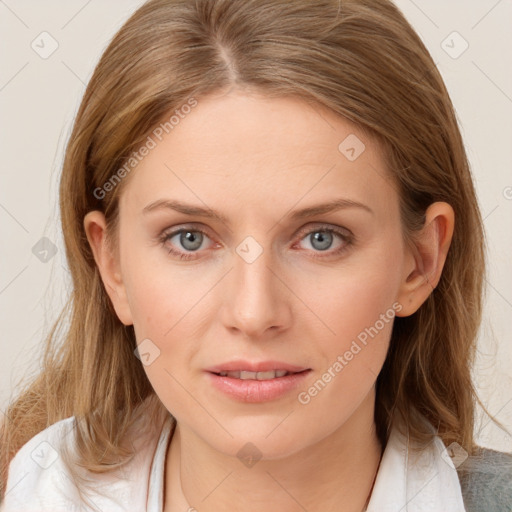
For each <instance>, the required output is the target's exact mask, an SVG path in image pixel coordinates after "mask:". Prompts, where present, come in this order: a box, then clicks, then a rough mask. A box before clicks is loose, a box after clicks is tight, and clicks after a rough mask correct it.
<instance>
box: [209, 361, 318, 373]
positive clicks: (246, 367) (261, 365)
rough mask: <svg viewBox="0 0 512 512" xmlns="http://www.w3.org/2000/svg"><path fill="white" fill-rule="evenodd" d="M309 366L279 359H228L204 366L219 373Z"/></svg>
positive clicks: (266, 370)
mask: <svg viewBox="0 0 512 512" xmlns="http://www.w3.org/2000/svg"><path fill="white" fill-rule="evenodd" d="M308 369H309V368H306V367H301V366H295V365H293V364H288V363H283V362H281V361H257V362H250V361H242V360H236V361H229V362H227V363H221V364H218V365H215V366H211V367H210V368H206V371H207V372H212V373H220V372H231V371H246V372H268V371H271V370H286V371H287V372H292V373H297V372H302V371H304V370H308Z"/></svg>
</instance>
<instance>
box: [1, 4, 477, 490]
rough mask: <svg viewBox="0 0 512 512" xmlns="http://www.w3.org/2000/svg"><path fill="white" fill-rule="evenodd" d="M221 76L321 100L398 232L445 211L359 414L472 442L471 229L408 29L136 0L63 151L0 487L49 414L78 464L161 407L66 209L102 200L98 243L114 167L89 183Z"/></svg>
mask: <svg viewBox="0 0 512 512" xmlns="http://www.w3.org/2000/svg"><path fill="white" fill-rule="evenodd" d="M233 86H235V87H250V88H253V89H256V90H258V91H260V92H262V93H264V94H266V95H268V96H274V97H279V96H281V97H282V96H290V95H294V96H297V97H301V98H305V99H307V100H308V101H310V102H312V103H317V104H321V105H324V106H326V107H328V108H330V109H332V110H333V111H334V112H336V113H338V114H339V115H340V116H343V117H344V118H346V119H348V120H350V121H352V122H354V123H356V124H357V125H358V126H359V127H361V129H362V130H364V131H365V132H367V133H369V134H370V135H371V136H372V137H373V138H374V139H375V140H377V141H379V143H380V144H381V146H382V148H383V150H384V153H385V157H386V163H387V167H388V169H389V173H390V175H391V176H392V177H393V180H394V182H395V183H396V185H397V189H398V191H399V194H400V201H401V215H402V223H403V232H404V236H406V237H411V236H413V234H414V232H415V230H417V229H419V228H420V227H421V226H422V224H423V221H424V213H425V210H426V208H427V207H428V205H430V204H431V203H433V202H435V201H446V202H448V203H449V204H450V205H451V206H452V207H453V209H454V211H455V231H454V235H453V240H452V244H451V247H450V250H449V253H448V257H447V260H446V263H445V267H444V271H443V274H442V277H441V280H440V282H439V284H438V286H437V287H436V289H435V290H433V292H432V293H431V295H430V296H429V298H428V299H427V301H426V302H425V303H424V304H423V305H422V306H421V308H420V309H419V310H418V311H417V312H416V313H415V314H413V315H411V316H410V317H407V318H396V319H395V324H394V328H393V332H392V337H391V343H390V349H389V353H388V355H387V359H386V361H385V363H384V367H383V369H382V371H381V373H380V375H379V377H378V379H377V397H376V404H375V421H376V426H377V430H378V434H379V437H380V439H381V441H383V442H385V440H386V438H387V435H388V433H389V429H390V426H391V424H392V422H393V421H394V420H395V419H397V418H400V419H401V422H402V424H403V425H406V426H407V427H408V428H409V432H410V433H411V435H412V436H414V437H415V438H417V439H418V440H423V441H426V440H428V439H430V436H431V435H432V434H431V433H430V432H427V431H426V430H425V427H424V425H423V424H422V422H421V420H420V416H419V415H418V412H419V413H421V415H424V416H425V417H426V418H427V419H428V420H429V421H430V423H431V424H432V425H434V427H435V428H436V429H437V433H438V435H440V436H441V438H442V439H443V441H444V442H445V443H446V444H450V443H451V442H452V441H456V442H458V443H459V444H460V445H461V446H462V447H463V448H465V449H466V450H467V451H468V452H472V451H473V448H474V441H473V427H474V408H475V403H476V402H477V401H478V398H477V396H476V393H475V389H474V387H473V383H472V380H471V373H470V371H471V367H472V364H473V358H474V354H475V343H476V336H477V331H478V328H479V324H480V320H481V310H482V293H483V292H482V283H483V279H484V232H483V226H482V219H481V215H480V212H479V209H478V205H477V199H476V196H475V190H474V187H473V183H472V178H471V172H470V169H469V165H468V159H467V156H466V153H465V149H464V145H463V141H462V138H461V134H460V131H459V127H458V125H457V120H456V116H455V114H454V109H453V106H452V103H451V100H450V98H449V95H448V92H447V90H446V88H445V85H444V83H443V80H442V78H441V76H440V74H439V72H438V70H437V68H436V66H435V64H434V62H433V60H432V58H431V56H430V55H429V53H428V51H427V49H426V48H425V46H424V45H423V43H422V42H421V40H420V38H419V37H418V35H417V34H416V33H415V31H414V30H413V28H412V27H411V26H410V25H409V23H408V22H407V21H406V20H405V18H404V16H403V15H402V14H401V12H400V11H399V10H398V9H397V8H396V7H395V6H394V5H393V4H392V3H391V1H389V0H340V1H338V0H293V1H292V2H291V1H289V0H150V1H149V2H147V3H145V4H144V5H143V6H142V7H141V8H140V9H138V10H137V11H136V12H135V13H134V14H133V15H132V16H131V18H130V19H129V20H128V21H127V22H126V23H125V25H124V26H123V27H122V28H121V29H120V31H119V32H118V33H117V34H116V35H115V37H114V38H113V40H112V41H111V43H110V45H109V46H108V48H107V49H106V51H105V52H104V54H103V55H102V57H101V60H100V62H99V63H98V65H97V67H96V69H95V71H94V74H93V76H92V78H91V80H90V82H89V84H88V87H87V89H86V92H85V95H84V98H83V101H82V103H81V106H80V109H79V111H78V114H77V116H76V120H75V123H74V127H73V131H72V134H71V137H70V140H69V143H68V145H67V148H66V153H65V160H64V165H63V171H62V179H61V182H60V210H61V217H62V230H63V234H64V240H65V245H66V254H67V260H68V264H69V269H70V272H71V276H72V280H73V291H72V293H71V296H70V297H69V301H68V304H67V306H66V308H65V309H64V311H63V312H62V314H61V316H60V317H59V319H58V321H57V322H56V324H55V327H54V328H53V330H52V331H51V332H50V334H49V336H48V340H47V346H46V349H45V359H44V366H43V370H42V372H41V373H40V375H39V376H38V377H37V378H36V379H35V380H34V381H32V382H30V383H29V385H28V386H27V388H26V389H25V391H24V392H23V393H22V394H21V395H20V396H19V397H18V398H17V399H16V400H15V401H13V403H12V404H11V406H10V408H9V409H8V411H7V415H6V420H5V422H4V424H3V427H2V431H1V454H0V455H1V457H0V470H1V478H0V495H1V494H2V493H3V492H5V489H4V487H5V479H6V471H7V467H8V464H9V461H10V460H11V459H12V457H13V455H14V454H15V453H16V451H17V450H18V449H19V448H20V447H21V446H22V445H23V444H24V443H25V442H26V441H28V440H29V439H30V438H31V437H33V436H34V435H35V434H37V433H38V432H40V431H41V430H43V429H44V428H46V427H48V426H49V425H51V424H53V423H55V422H57V421H59V420H61V419H63V418H66V417H69V416H75V417H76V418H77V419H78V420H79V421H78V423H77V429H76V439H77V443H78V448H79V456H80V463H81V464H82V465H83V466H85V467H86V468H88V469H90V470H91V471H107V470H109V469H110V468H112V467H115V466H116V464H118V463H122V461H123V460H126V458H127V457H129V455H130V452H129V450H127V449H126V447H123V445H122V440H123V438H124V436H125V434H126V432H127V431H128V429H129V428H130V425H132V424H133V421H134V418H135V416H136V412H137V411H138V410H139V406H140V405H141V404H142V403H144V402H145V399H148V398H149V399H150V400H149V401H151V400H153V403H154V404H155V408H156V409H158V408H159V407H160V408H163V405H162V404H160V403H159V401H158V400H156V401H155V400H154V398H155V394H154V391H153V389H152V387H151V385H150V383H149V381H148V379H147V377H146V374H145V372H144V371H143V368H142V365H141V363H140V361H139V360H138V359H137V358H136V357H134V353H133V351H134V349H135V346H136V343H135V336H134V330H133V327H125V326H124V325H123V324H122V323H121V322H120V321H119V319H118V318H117V316H116V314H115V311H114V309H113V307H112V304H111V302H110V300H109V298H108V295H107V294H106V292H105V289H104V287H103V284H102V281H101V279H100V276H99V272H98V269H97V267H96V265H95V262H94V259H93V255H92V252H91V249H90V247H89V244H88V242H87V238H86V236H85V233H84V228H83V219H84V216H85V215H86V213H88V212H89V211H91V210H101V211H103V212H104V213H105V215H106V218H107V221H108V226H109V233H110V236H111V240H112V243H114V244H115V242H116V239H115V234H116V220H117V215H118V201H119V197H120V194H121V193H122V190H123V187H124V186H125V184H126V182H127V181H128V180H129V176H128V177H126V178H125V179H123V180H121V181H120V182H119V184H116V185H117V186H115V187H112V188H113V189H112V190H110V191H108V193H106V194H104V197H100V194H98V193H94V191H97V190H98V189H99V188H100V189H101V188H102V187H103V186H104V184H105V183H106V182H108V181H109V180H110V179H112V176H114V175H115V174H116V172H117V171H118V170H119V169H120V168H121V167H122V166H123V165H125V164H126V162H127V161H128V159H129V158H130V155H131V154H132V152H133V151H135V150H137V149H138V148H140V147H141V145H142V144H143V143H144V141H145V140H147V137H148V134H150V133H151V130H153V129H154V127H155V126H158V124H159V123H161V122H162V120H163V119H168V118H169V116H170V115H171V114H172V112H174V111H175V109H179V108H180V107H181V106H182V105H185V104H187V102H189V101H190V99H191V98H194V99H195V101H199V102H200V101H201V97H203V96H204V95H206V94H208V93H212V92H214V91H218V90H221V89H223V88H226V87H233ZM103 190H105V189H103ZM102 195H103V194H102ZM61 330H63V333H62V335H60V334H59V332H60V331H61ZM146 402H147V401H146ZM154 413H155V414H156V412H154Z"/></svg>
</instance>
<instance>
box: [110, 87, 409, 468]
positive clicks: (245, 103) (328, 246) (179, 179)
mask: <svg viewBox="0 0 512 512" xmlns="http://www.w3.org/2000/svg"><path fill="white" fill-rule="evenodd" d="M156 140H157V139H156ZM132 173H133V174H132V175H130V177H129V178H128V179H129V181H128V182H127V184H126V188H125V189H124V190H123V193H122V195H121V198H120V223H119V253H118V257H119V259H118V264H119V266H118V270H119V273H118V277H119V284H118V286H117V288H116V289H115V293H112V290H111V297H113V302H114V303H115V305H116V310H117V312H118V315H119V316H120V318H121V320H122V321H123V322H124V323H126V324H131V323H133V325H134V329H135V333H136V337H137V343H139V344H141V345H140V353H141V358H142V361H143V363H144V368H145V371H146V372H147V375H148V377H149V379H150V381H151V384H152V385H153V387H154V389H155V391H156V393H157V395H158V396H159V398H160V399H161V401H162V402H163V404H164V405H165V406H166V407H167V409H168V410H169V411H170V412H171V413H172V414H173V415H174V416H175V417H176V419H177V420H178V423H179V424H180V425H181V426H182V427H183V428H185V429H187V431H188V432H191V433H193V434H195V435H196V436H197V437H198V438H200V439H202V440H203V441H205V442H206V443H208V444H209V445H210V446H213V447H215V448H216V449H218V450H220V451H222V452H224V453H226V454H230V455H235V454H237V453H238V452H239V450H240V449H241V447H242V446H244V445H245V444H246V443H247V442H251V443H253V444H254V445H255V446H256V447H257V448H258V450H259V451H261V452H262V453H263V454H264V455H265V457H268V458H273V457H280V456H285V455H287V454H291V453H293V452H296V451H298V450H300V449H302V448H306V447H308V446H311V445H313V444H314V443H316V442H318V441H320V440H322V439H324V438H326V437H327V436H329V435H330V434H332V433H334V432H335V431H336V430H337V429H339V428H343V427H344V426H346V425H348V424H349V422H350V421H351V418H354V417H356V416H357V414H356V413H358V411H359V412H361V411H363V412H364V414H365V415H366V417H367V418H371V419H372V421H373V416H372V414H373V406H374V384H375V380H376V378H377V375H378V374H379V371H380V369H381V367H382V364H383V362H384V359H385V356H386V351H387V349H388V343H389V339H390V335H391V330H392V325H393V317H394V315H395V313H397V312H399V311H400V310H401V309H402V301H403V290H402V287H403V283H404V281H406V279H407V275H408V274H409V273H410V272H411V270H412V268H413V266H414V260H413V258H412V256H411V255H410V254H409V253H408V251H407V250H406V247H405V245H404V242H403V239H402V230H401V224H400V217H399V202H398V195H397V192H396V190H395V189H394V188H393V186H392V185H391V182H390V180H389V178H387V177H386V176H387V175H386V170H385V168H384V162H383V160H382V157H381V155H380V153H379V150H378V147H377V146H376V145H375V144H374V142H373V141H372V140H370V139H368V138H367V137H366V136H365V135H363V134H362V133H361V132H360V131H358V130H357V129H356V128H355V127H354V126H353V125H352V124H351V123H349V122H347V121H346V120H344V119H343V118H341V117H339V116H337V115H335V114H334V113H332V112H330V111H328V110H326V109H324V108H323V107H319V106H312V105H308V104H307V103H305V102H303V101H301V100H299V99H293V98H280V99H269V98H266V97H265V96H259V95H248V94H246V93H243V92H239V91H232V92H230V93H229V94H224V95H220V94H217V95H215V96H209V97H205V98H199V99H198V104H197V106H195V108H193V109H192V110H191V112H190V113H189V114H188V115H186V116H183V118H182V119H180V121H179V124H176V125H175V126H174V128H173V129H172V131H170V132H169V134H165V132H164V137H162V140H161V141H158V140H157V144H156V147H154V148H152V149H151V150H150V151H149V154H148V155H147V156H145V158H144V159H143V160H142V161H141V162H140V163H139V164H138V166H137V167H136V169H135V170H133V171H132ZM333 202H338V206H339V207H338V208H335V209H329V210H327V209H326V208H325V209H324V208H323V207H320V205H326V204H330V203H333ZM177 203H180V205H181V206H180V207H176V208H175V209H174V208H172V207H171V205H172V204H174V205H177ZM187 208H188V209H197V212H196V213H192V214H187V213H185V212H183V211H179V210H185V209H187ZM316 208H318V211H315V209H316ZM203 210H206V211H208V210H210V212H213V211H214V212H217V214H218V217H217V216H213V215H209V214H205V213H203ZM220 217H222V220H221V219H220ZM180 230H182V231H181V233H180ZM228 370H229V371H235V372H236V371H237V370H242V371H251V370H253V371H256V370H263V371H264V373H260V374H258V375H254V374H246V373H242V374H237V373H234V374H233V373H230V374H229V375H226V376H224V377H223V376H220V375H217V374H218V373H220V372H221V371H225V372H227V371H228ZM265 370H267V371H265ZM271 370H283V372H284V371H285V370H286V371H292V374H291V375H288V376H284V377H280V376H279V375H281V373H278V374H277V376H275V375H276V374H274V373H273V372H272V371H271ZM298 372H301V373H298ZM242 377H252V379H249V380H246V379H244V378H242ZM255 377H256V379H255ZM259 379H261V380H259ZM362 414H363V413H362Z"/></svg>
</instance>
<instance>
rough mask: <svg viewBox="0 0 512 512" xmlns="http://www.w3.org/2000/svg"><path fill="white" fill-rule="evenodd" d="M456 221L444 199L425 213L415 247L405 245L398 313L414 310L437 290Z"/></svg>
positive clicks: (408, 313) (401, 314) (404, 314)
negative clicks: (404, 263)
mask: <svg viewBox="0 0 512 512" xmlns="http://www.w3.org/2000/svg"><path fill="white" fill-rule="evenodd" d="M454 225H455V213H454V211H453V208H452V207H451V206H450V205H449V204H448V203H444V202H437V203H432V204H431V205H430V206H429V207H428V209H427V211H426V215H425V225H424V227H423V228H422V230H421V231H420V232H419V233H418V234H415V239H416V240H415V242H414V245H413V246H412V247H409V248H407V249H406V251H407V256H406V265H405V272H404V276H403V280H402V283H401V286H400V293H399V297H398V299H397V300H398V302H399V303H400V304H402V309H401V310H400V312H397V316H409V315H412V314H413V313H415V312H416V311H417V310H418V309H419V307H420V306H421V305H422V304H423V303H424V302H425V301H426V300H427V298H428V297H429V295H430V294H431V293H432V292H433V291H434V288H435V287H436V286H437V285H438V283H439V280H440V279H441V273H442V271H443V267H444V264H445V261H446V255H447V254H448V249H449V248H450V243H451V241H452V236H453V228H454Z"/></svg>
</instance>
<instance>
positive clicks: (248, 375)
mask: <svg viewBox="0 0 512 512" xmlns="http://www.w3.org/2000/svg"><path fill="white" fill-rule="evenodd" d="M311 371H312V369H311V368H305V367H300V366H295V365H290V364H287V363H282V362H278V361H266V362H260V363H249V362H246V361H245V362H244V361H231V362H229V363H224V364H221V365H218V366H215V367H211V368H208V369H207V371H206V373H207V375H208V376H209V381H210V383H211V384H212V385H213V388H214V389H217V390H218V391H220V392H221V394H222V395H224V396H226V397H228V398H229V399H231V400H236V401H239V402H246V403H256V402H269V401H273V400H277V399H279V398H284V397H286V396H288V395H289V394H290V393H291V392H292V391H293V390H296V389H297V388H298V387H300V386H302V385H304V379H305V377H306V375H308V374H309V373H310V372H311Z"/></svg>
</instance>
